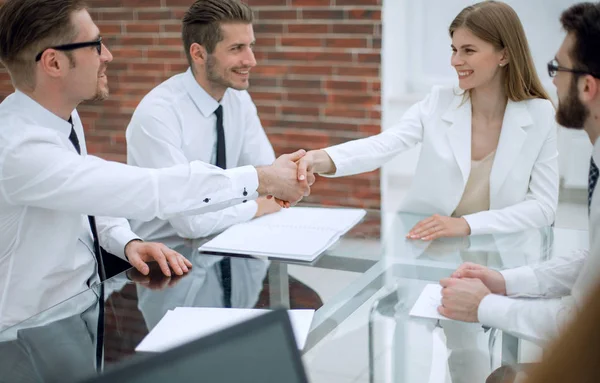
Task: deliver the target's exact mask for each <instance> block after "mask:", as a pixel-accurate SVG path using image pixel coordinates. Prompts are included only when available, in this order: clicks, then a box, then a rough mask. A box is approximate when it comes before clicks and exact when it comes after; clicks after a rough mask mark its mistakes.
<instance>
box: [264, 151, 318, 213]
mask: <svg viewBox="0 0 600 383" xmlns="http://www.w3.org/2000/svg"><path fill="white" fill-rule="evenodd" d="M306 154H307V153H306V151H305V150H303V149H301V150H298V151H296V152H294V153H292V154H284V155H282V156H280V157H279V158H277V159H276V160H275V162H274V163H273V167H277V168H279V170H280V173H279V174H278V175H279V177H278V183H279V184H280V189H281V190H280V192H279V193H278V195H279V196H285V195H289V196H290V198H283V197H279V196H277V197H276V196H275V195H277V194H275V193H273V194H269V195H267V198H269V199H271V198H274V199H275V202H276V203H277V204H278V205H279V206H281V207H282V208H289V207H290V206H292V205H295V204H296V203H297V202H298V201H300V200H301V199H302V198H303V197H306V196H308V195H309V194H310V187H311V186H312V185H313V184H314V183H315V175H314V172H313V171H312V169H308V170H307V169H306V168H305V167H304V168H302V166H303V164H304V166H306V165H305V164H306V160H304V161H302V162H301V159H302V158H304V157H305V156H306Z"/></svg>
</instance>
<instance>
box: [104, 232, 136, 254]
mask: <svg viewBox="0 0 600 383" xmlns="http://www.w3.org/2000/svg"><path fill="white" fill-rule="evenodd" d="M109 238H110V242H109V244H108V248H107V249H105V250H106V251H108V252H109V253H111V254H114V255H116V256H117V257H119V258H121V259H122V260H124V261H127V262H129V260H128V259H127V257H125V246H127V244H128V243H129V242H131V241H133V240H136V239H138V240H140V241H141V240H142V239H141V238H140V237H138V236H137V235H135V233H133V232H132V231H131V230H129V229H127V228H125V227H114V228H112V229H111V230H110V233H109Z"/></svg>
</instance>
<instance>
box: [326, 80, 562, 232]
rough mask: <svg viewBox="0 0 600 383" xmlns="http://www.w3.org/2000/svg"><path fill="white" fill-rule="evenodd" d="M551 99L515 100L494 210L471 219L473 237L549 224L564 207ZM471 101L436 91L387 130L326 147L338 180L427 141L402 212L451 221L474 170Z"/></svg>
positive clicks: (503, 140) (498, 165) (499, 155)
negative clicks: (434, 216)
mask: <svg viewBox="0 0 600 383" xmlns="http://www.w3.org/2000/svg"><path fill="white" fill-rule="evenodd" d="M554 115H555V113H554V108H553V106H552V103H551V102H550V101H548V100H542V99H533V100H526V101H520V102H514V101H510V100H509V101H508V103H507V105H506V111H505V112H504V120H503V121H502V131H501V133H500V139H499V141H498V147H497V149H496V154H495V157H494V163H493V165H492V170H491V173H490V180H489V183H490V209H489V210H486V211H481V212H478V213H474V214H468V215H465V216H464V218H465V219H466V220H467V222H468V223H469V226H470V227H471V234H474V235H475V234H494V233H509V232H517V231H521V230H526V229H531V228H538V227H543V226H549V225H550V224H552V223H553V222H554V216H555V213H556V207H557V204H558V161H557V158H558V151H557V146H556V134H557V125H556V121H555V119H554ZM471 125H472V124H471V101H470V99H467V100H466V101H465V100H463V96H462V95H460V94H459V93H458V92H457V91H456V90H455V89H453V88H451V87H434V88H433V90H432V91H431V93H430V94H429V95H428V96H427V97H426V98H425V99H424V100H422V101H420V102H418V103H416V104H415V105H413V106H412V107H410V109H409V110H408V111H407V112H406V113H405V114H404V116H403V117H402V120H401V121H399V122H398V124H396V125H395V126H394V127H392V128H390V129H388V130H385V131H384V132H382V133H380V134H378V135H375V136H372V137H368V138H363V139H360V140H355V141H350V142H346V143H344V144H341V145H336V146H332V147H330V148H327V149H325V150H326V152H327V153H328V154H329V156H330V157H331V159H332V160H333V162H334V163H335V166H336V168H337V170H336V173H335V174H333V175H331V176H336V177H338V176H345V175H352V174H358V173H363V172H367V171H371V170H374V169H377V168H378V167H380V166H381V165H383V164H384V163H386V162H388V161H390V160H391V159H392V158H394V157H395V156H396V155H397V154H399V153H401V152H402V151H405V150H408V149H410V148H412V147H414V146H416V145H417V144H418V143H421V144H422V146H421V153H420V155H419V161H418V164H417V168H416V171H415V175H414V178H413V180H412V184H411V186H410V189H409V191H408V193H407V195H406V197H405V198H404V200H403V201H402V203H401V206H400V210H401V211H405V212H411V213H418V214H428V215H429V214H435V213H437V214H441V215H444V216H450V215H452V213H453V212H454V211H455V209H456V207H457V206H458V204H459V202H460V199H461V197H462V195H463V193H464V190H465V186H466V184H467V181H468V179H469V175H470V172H471V160H472V158H471Z"/></svg>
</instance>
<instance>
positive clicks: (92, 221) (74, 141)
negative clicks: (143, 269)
mask: <svg viewBox="0 0 600 383" xmlns="http://www.w3.org/2000/svg"><path fill="white" fill-rule="evenodd" d="M69 122H70V123H71V134H69V141H71V143H72V144H73V146H74V147H75V150H77V153H78V154H81V146H79V139H78V138H77V133H75V128H74V127H73V121H72V120H71V119H70V118H69ZM88 221H89V222H90V228H91V229H92V236H93V237H94V255H95V256H96V261H97V262H98V274H99V275H100V280H101V281H104V280H105V279H106V272H105V271H104V261H103V260H102V253H101V252H100V241H98V230H97V229H96V217H94V216H91V215H88Z"/></svg>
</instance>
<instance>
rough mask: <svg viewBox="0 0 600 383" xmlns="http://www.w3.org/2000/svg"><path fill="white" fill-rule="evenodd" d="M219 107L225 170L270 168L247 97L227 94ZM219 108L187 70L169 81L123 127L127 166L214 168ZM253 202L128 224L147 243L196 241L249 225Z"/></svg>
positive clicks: (269, 151)
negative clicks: (194, 164) (177, 238)
mask: <svg viewBox="0 0 600 383" xmlns="http://www.w3.org/2000/svg"><path fill="white" fill-rule="evenodd" d="M220 104H221V105H222V106H223V127H224V131H225V152H226V159H227V168H228V169H230V168H235V167H238V166H244V165H254V166H260V165H270V164H271V163H273V161H275V154H274V152H273V147H272V146H271V144H270V143H269V140H268V138H267V135H266V134H265V131H264V130H263V128H262V125H261V123H260V120H259V118H258V114H257V111H256V107H255V106H254V103H253V102H252V99H251V98H250V95H249V94H248V92H246V91H237V90H234V89H231V88H229V89H227V91H226V92H225V95H224V96H223V99H222V100H221V102H220ZM218 106H219V102H217V101H216V100H215V99H214V98H212V97H211V96H210V95H209V94H208V93H207V92H206V91H205V90H204V89H203V88H202V87H201V86H200V85H199V84H198V82H197V81H196V79H195V78H194V75H193V74H192V72H191V70H190V69H188V70H187V72H185V73H181V74H178V75H175V76H173V77H171V78H170V79H168V80H166V81H165V82H163V83H162V84H160V85H159V86H157V87H156V88H154V89H153V90H152V91H151V92H150V93H148V94H147V95H146V96H145V97H144V98H143V99H142V101H141V102H140V104H139V105H138V107H137V109H136V110H135V112H134V114H133V117H132V119H131V122H130V123H129V126H128V127H127V133H126V137H127V163H128V164H130V165H135V166H141V167H144V168H162V167H165V166H173V165H179V164H187V163H189V162H190V161H196V160H198V161H203V162H206V163H210V164H214V163H216V152H217V133H216V121H217V120H216V115H215V114H214V111H215V110H216V109H217V107H218ZM256 210H257V204H256V202H255V201H248V202H247V203H244V204H239V205H236V206H232V207H230V208H227V209H224V210H220V211H218V212H213V213H207V214H202V215H196V216H185V217H184V216H181V217H172V218H170V219H169V220H161V219H154V220H152V221H150V222H143V221H140V220H132V221H131V226H132V227H133V229H134V230H135V232H136V233H137V234H139V235H140V236H141V237H142V238H144V239H145V240H153V241H160V240H162V239H164V238H168V237H172V236H174V235H178V236H180V237H183V238H200V237H206V236H208V235H211V234H214V233H216V232H219V231H222V230H224V229H226V228H227V227H229V226H231V225H233V224H236V223H240V222H246V221H249V220H250V219H252V218H253V217H254V215H255V214H256Z"/></svg>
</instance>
